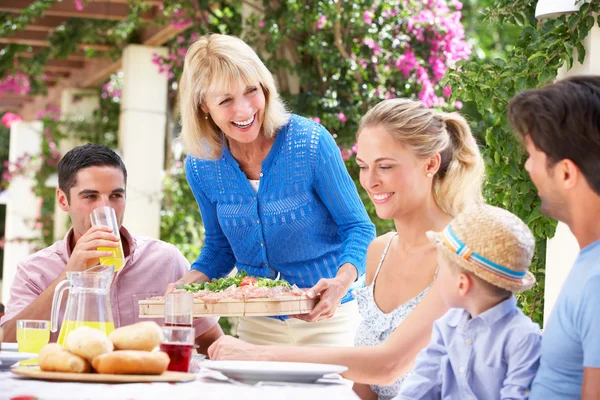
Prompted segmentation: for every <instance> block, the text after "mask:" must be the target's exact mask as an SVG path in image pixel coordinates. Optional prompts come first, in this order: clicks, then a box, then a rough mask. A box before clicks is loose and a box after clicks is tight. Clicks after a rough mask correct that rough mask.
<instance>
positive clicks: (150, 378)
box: [11, 367, 196, 383]
mask: <svg viewBox="0 0 600 400" xmlns="http://www.w3.org/2000/svg"><path fill="white" fill-rule="evenodd" d="M11 372H12V373H13V374H17V375H20V376H23V377H25V378H31V379H40V380H47V381H69V382H96V383H98V382H110V383H135V382H191V381H194V380H196V374H188V373H185V372H173V371H165V372H163V373H162V374H161V375H116V374H114V375H113V374H95V373H89V374H76V373H72V372H50V371H42V370H41V369H40V367H15V368H11Z"/></svg>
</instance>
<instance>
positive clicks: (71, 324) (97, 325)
mask: <svg viewBox="0 0 600 400" xmlns="http://www.w3.org/2000/svg"><path fill="white" fill-rule="evenodd" d="M80 326H87V327H90V328H94V329H98V330H99V331H102V332H104V333H106V336H108V335H109V334H110V333H111V332H112V331H114V330H115V324H114V322H112V321H111V322H99V321H63V324H62V327H61V328H60V334H59V335H58V342H57V343H58V344H60V345H61V346H64V345H65V340H66V339H67V336H69V333H71V332H73V331H74V330H75V329H77V328H79V327H80Z"/></svg>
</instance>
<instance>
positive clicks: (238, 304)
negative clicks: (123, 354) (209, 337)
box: [139, 295, 317, 318]
mask: <svg viewBox="0 0 600 400" xmlns="http://www.w3.org/2000/svg"><path fill="white" fill-rule="evenodd" d="M316 304H317V299H316V298H312V299H311V298H308V297H307V296H306V295H302V296H281V297H273V298H263V299H249V300H246V301H244V300H238V299H222V300H220V301H219V302H217V303H205V302H203V301H202V300H196V299H194V317H210V316H220V317H268V316H273V315H293V314H308V313H309V312H311V311H312V309H313V308H315V305H316ZM164 306H165V302H164V300H140V301H139V307H140V315H139V317H140V318H159V317H163V316H164V315H165V314H164Z"/></svg>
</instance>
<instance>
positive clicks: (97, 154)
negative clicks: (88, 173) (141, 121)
mask: <svg viewBox="0 0 600 400" xmlns="http://www.w3.org/2000/svg"><path fill="white" fill-rule="evenodd" d="M89 167H115V168H120V169H121V171H123V179H124V180H125V184H127V169H126V168H125V164H123V160H121V157H119V155H118V154H117V153H115V152H114V151H113V150H111V149H109V148H108V147H106V146H103V145H100V144H91V143H88V144H84V145H82V146H77V147H75V148H73V149H71V150H69V151H68V152H67V153H66V154H65V155H64V156H63V158H62V159H61V160H60V162H59V163H58V187H59V188H60V190H62V191H63V192H65V194H66V195H67V200H68V201H71V198H70V195H69V191H70V190H71V188H72V187H73V186H75V185H76V184H77V173H78V172H79V171H80V170H82V169H84V168H89Z"/></svg>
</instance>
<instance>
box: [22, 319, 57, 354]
mask: <svg viewBox="0 0 600 400" xmlns="http://www.w3.org/2000/svg"><path fill="white" fill-rule="evenodd" d="M49 341H50V321H44V320H32V319H19V320H17V347H18V350H19V352H21V353H39V352H40V350H42V347H44V346H45V345H47V344H48V342H49Z"/></svg>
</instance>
